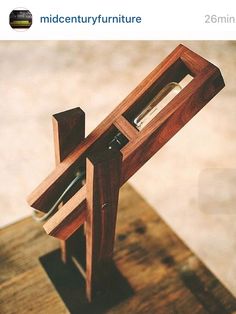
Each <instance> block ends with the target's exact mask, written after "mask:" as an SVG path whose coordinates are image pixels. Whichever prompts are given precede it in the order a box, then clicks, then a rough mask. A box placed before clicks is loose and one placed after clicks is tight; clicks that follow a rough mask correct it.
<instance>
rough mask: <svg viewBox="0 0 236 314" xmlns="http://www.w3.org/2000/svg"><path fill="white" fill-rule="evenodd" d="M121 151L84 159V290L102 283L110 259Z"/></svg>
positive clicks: (90, 291)
mask: <svg viewBox="0 0 236 314" xmlns="http://www.w3.org/2000/svg"><path fill="white" fill-rule="evenodd" d="M121 162H122V155H121V153H120V152H119V151H116V150H108V151H105V152H103V153H101V154H99V155H97V156H96V157H94V158H92V159H87V166H86V173H87V184H86V188H87V218H86V293H87V297H88V300H89V301H91V300H92V299H94V295H95V294H96V292H97V290H98V289H99V288H101V287H103V286H105V285H106V279H107V278H109V264H110V263H111V260H112V255H113V248H114V241H115V229H116V216H117V206H118V196H119V189H120V175H121V171H120V170H121Z"/></svg>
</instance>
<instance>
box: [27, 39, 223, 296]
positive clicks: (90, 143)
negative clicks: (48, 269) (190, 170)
mask: <svg viewBox="0 0 236 314" xmlns="http://www.w3.org/2000/svg"><path fill="white" fill-rule="evenodd" d="M187 75H190V76H191V77H192V80H191V82H190V83H188V84H187V85H186V86H185V87H184V88H183V89H182V90H181V91H180V92H179V93H178V94H177V95H176V96H175V97H174V98H173V99H172V100H171V101H170V102H169V103H168V104H167V105H166V106H165V107H164V108H163V109H162V110H161V111H160V112H158V113H157V114H156V115H155V116H154V117H153V118H152V119H151V121H149V122H148V123H147V124H146V125H145V126H144V127H142V128H139V124H138V122H137V117H139V118H140V117H141V116H142V112H144V110H145V108H146V107H147V104H151V106H152V102H153V103H154V101H153V99H154V100H155V99H156V95H159V96H158V97H159V98H160V99H162V98H163V97H164V96H165V95H166V94H168V88H169V89H170V90H171V89H172V88H173V86H172V85H173V84H177V85H178V83H179V82H180V81H182V80H183V79H184V78H185V77H186V76H187ZM173 82H175V83H173ZM166 86H167V87H168V88H166ZM223 87H224V81H223V78H222V76H221V73H220V71H219V69H218V68H217V67H216V66H215V65H213V64H211V63H210V62H208V61H207V60H205V59H204V58H202V57H201V56H199V55H197V54H196V53H194V52H192V51H191V50H189V49H188V48H186V47H185V46H183V45H179V46H178V47H177V48H176V49H175V50H174V51H173V52H172V53H171V54H170V55H169V56H168V57H167V58H166V59H165V60H164V61H163V62H162V63H161V64H160V65H159V66H157V67H156V68H155V69H154V70H153V71H152V72H151V73H150V74H149V75H148V76H147V77H146V78H145V79H144V80H143V81H142V82H141V83H140V84H139V85H138V86H137V87H136V88H135V89H134V91H132V92H131V93H130V94H129V95H128V96H127V97H126V98H125V99H124V100H123V101H122V102H121V104H120V105H119V106H118V107H116V108H115V109H114V110H113V111H112V112H111V114H110V115H109V116H108V117H107V118H106V119H104V121H102V123H100V124H99V125H98V126H97V127H96V128H95V130H94V131H93V132H91V133H90V134H89V135H88V136H87V137H86V138H85V114H84V112H83V111H82V110H81V109H80V108H75V109H72V110H68V111H65V112H62V113H59V114H56V115H54V116H53V127H54V142H55V155H56V168H55V170H54V171H53V172H52V173H51V174H50V175H49V176H48V177H47V178H46V179H45V180H44V181H43V182H42V183H41V184H40V185H39V186H38V187H37V188H36V189H35V190H34V191H33V192H32V193H31V195H30V196H29V198H28V202H29V204H30V206H32V207H33V208H35V209H37V210H39V211H41V212H45V213H46V212H47V211H48V210H49V209H50V208H51V207H52V206H53V204H54V203H55V201H56V200H57V199H58V198H59V199H60V196H61V195H62V193H63V191H64V190H65V187H67V186H68V184H70V182H71V181H73V180H74V178H75V176H76V173H77V172H78V169H80V171H81V169H82V173H85V174H84V181H85V182H84V183H81V182H80V183H79V184H77V185H76V184H75V186H74V187H72V189H71V190H70V191H69V192H68V193H67V194H66V195H65V197H64V198H63V205H62V206H59V209H58V210H57V211H56V212H55V213H54V214H53V215H51V217H50V218H49V220H48V221H47V222H46V223H45V224H44V229H45V230H46V232H47V233H48V234H49V235H51V236H54V237H56V238H58V239H60V240H61V243H62V245H61V248H62V258H63V260H64V261H65V262H66V261H68V260H70V259H72V260H73V261H74V262H75V263H76V264H77V265H78V268H79V269H80V270H81V272H82V274H83V275H84V277H85V278H86V293H87V297H88V299H89V300H90V301H92V299H93V298H94V296H95V295H96V291H97V290H99V289H100V287H101V286H104V285H106V283H107V277H109V264H110V262H111V260H112V254H113V247H114V239H115V226H116V215H117V204H118V195H119V189H120V187H121V186H122V185H123V184H124V183H125V182H126V181H127V180H128V179H129V178H130V177H131V176H132V175H133V174H134V173H135V172H136V171H137V170H138V169H139V168H141V167H142V166H143V165H144V164H145V162H147V161H148V160H149V159H150V158H151V157H152V156H153V155H154V154H155V153H156V152H157V151H158V150H159V149H160V148H161V147H162V146H163V145H164V144H165V143H166V142H167V141H169V140H170V139H171V138H172V137H173V136H174V135H175V134H176V133H177V132H178V131H179V130H180V129H181V128H182V127H183V126H184V125H185V124H186V123H187V122H188V121H189V120H190V119H191V118H192V117H193V116H194V115H195V114H196V113H197V112H198V111H199V110H201V109H202V108H203V107H204V106H205V105H206V104H207V103H208V102H209V101H210V100H211V99H212V98H213V97H214V96H215V95H216V94H217V93H218V92H219V91H220V90H221V89H222V88H223ZM140 113H141V116H140ZM113 144H117V145H115V146H116V147H115V148H114V147H113V146H114V145H113ZM85 177H86V178H85ZM84 252H85V253H84ZM82 253H83V254H82ZM84 255H85V256H84ZM83 257H84V259H85V260H86V262H84V265H81V262H80V261H79V260H80V259H81V258H83ZM82 264H83V262H82Z"/></svg>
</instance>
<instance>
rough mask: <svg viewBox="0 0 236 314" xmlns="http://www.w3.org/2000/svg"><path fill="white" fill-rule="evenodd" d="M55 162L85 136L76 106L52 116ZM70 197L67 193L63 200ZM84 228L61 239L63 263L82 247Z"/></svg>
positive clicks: (83, 117) (81, 113)
mask: <svg viewBox="0 0 236 314" xmlns="http://www.w3.org/2000/svg"><path fill="white" fill-rule="evenodd" d="M52 125H53V136H54V152H55V162H56V165H58V164H59V163H60V162H62V161H63V160H64V159H65V158H66V157H67V156H68V155H69V154H70V153H71V152H72V151H73V150H74V149H75V147H76V146H78V145H79V144H80V143H81V142H82V141H83V140H84V138H85V113H84V111H83V110H82V109H81V108H79V107H77V108H74V109H70V110H66V111H63V112H60V113H57V114H54V115H53V117H52ZM70 197H71V194H70V193H68V195H67V198H65V202H66V201H67V200H68V199H69V198H70ZM83 241H84V242H85V239H84V228H83V226H81V227H80V228H79V229H78V230H77V231H76V232H75V234H74V235H73V237H70V238H68V239H67V240H61V241H60V244H61V258H62V260H63V262H64V263H67V262H69V260H70V258H71V255H77V251H78V248H79V246H80V248H81V250H82V249H83V247H84V245H83Z"/></svg>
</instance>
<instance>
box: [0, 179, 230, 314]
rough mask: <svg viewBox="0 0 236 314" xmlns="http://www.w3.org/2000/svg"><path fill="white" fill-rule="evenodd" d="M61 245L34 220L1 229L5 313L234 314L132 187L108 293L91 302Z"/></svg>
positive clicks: (125, 193) (0, 287) (0, 308)
mask: <svg viewBox="0 0 236 314" xmlns="http://www.w3.org/2000/svg"><path fill="white" fill-rule="evenodd" d="M196 237H197V234H196ZM58 247H59V245H58V242H57V241H56V240H55V239H53V238H50V237H49V236H47V235H46V234H45V232H44V231H43V229H42V227H41V226H40V225H39V224H37V223H35V222H34V221H33V220H32V219H31V218H30V217H29V218H26V219H23V220H21V221H19V222H17V223H15V224H13V225H11V226H8V227H6V228H4V229H3V230H1V231H0V265H1V268H0V313H1V314H10V313H17V314H25V313H37V314H39V313H43V314H51V313H52V314H53V313H56V314H60V313H78V314H80V313H83V314H87V313H96V314H97V313H109V314H118V313H119V314H120V313H122V314H132V313H135V314H139V313H148V314H152V313H153V314H154V313H155V314H157V313H158V314H159V313H164V314H169V313H180V314H185V313H186V314H189V313H191V314H195V313H201V314H204V313H212V314H224V313H230V314H233V313H236V300H235V299H234V298H233V296H232V295H231V294H230V293H229V292H228V291H227V290H226V288H225V287H224V286H223V285H222V284H221V283H220V282H219V281H218V280H217V279H216V278H215V276H214V275H213V274H212V273H211V272H210V271H209V270H208V269H207V268H206V267H205V266H204V265H203V263H202V262H201V261H200V260H199V259H198V258H197V257H196V256H195V255H194V254H193V253H192V252H191V251H190V250H189V249H188V248H187V247H186V246H185V245H184V244H183V243H182V241H181V240H180V239H179V238H178V237H177V236H176V234H175V233H174V232H173V231H172V230H171V229H170V228H169V227H168V226H167V225H166V224H165V223H164V222H163V220H162V219H161V218H160V217H159V216H158V215H157V214H156V212H154V210H153V209H152V208H151V207H150V206H149V205H148V204H147V203H146V202H145V201H144V200H143V199H142V198H141V197H140V195H138V194H137V192H135V191H134V189H133V188H132V187H131V186H129V185H125V186H124V187H123V188H122V189H121V193H120V202H119V211H118V223H117V232H116V245H115V256H114V261H115V265H114V276H113V277H112V278H111V289H110V291H109V293H108V294H107V295H105V296H104V295H101V296H99V297H98V300H97V301H96V302H95V303H94V304H93V305H89V304H88V303H87V301H86V299H85V292H84V281H83V278H82V276H81V275H80V274H79V273H78V272H77V270H76V269H75V268H74V267H72V266H65V265H63V264H62V263H61V262H60V258H59V251H58ZM39 258H40V260H39ZM45 270H46V271H45ZM49 278H50V279H49ZM51 280H52V281H51ZM52 282H53V283H52ZM54 285H55V286H56V289H55V287H54Z"/></svg>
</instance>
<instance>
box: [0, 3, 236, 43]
mask: <svg viewBox="0 0 236 314" xmlns="http://www.w3.org/2000/svg"><path fill="white" fill-rule="evenodd" d="M18 8H20V9H22V8H23V9H25V10H29V11H30V12H31V13H32V26H31V27H30V28H28V29H20V28H19V25H18V24H17V23H24V21H23V20H21V21H16V22H14V23H16V25H18V26H17V27H18V28H14V29H13V28H12V27H11V26H10V24H9V14H10V13H11V11H12V10H15V9H16V10H17V9H18ZM20 9H19V10H20ZM0 39H5V40H35V39H36V40H45V39H46V40H47V39H56V40H58V39H59V40H83V39H86V40H102V39H105V40H109V39H114V40H117V39H121V40H122V39H124V40H139V39H141V40H151V39H152V40H162V39H167V40H174V39H177V40H187V39H203V40H204V39H205V40H207V39H216V40H221V39H231V40H234V39H236V1H235V0H225V1H213V0H206V1H200V0H199V1H198V2H196V1H195V2H194V1H191V0H178V1H173V0H172V1H171V0H170V1H158V0H155V1H154V0H148V1H139V2H137V1H131V0H130V1H127V0H119V1H108V0H100V1H95V0H93V1H91V0H86V1H83V2H81V1H58V0H57V1H56V0H51V1H32V0H30V1H29V0H19V1H16V0H14V1H7V2H5V3H2V4H1V10H0Z"/></svg>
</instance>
